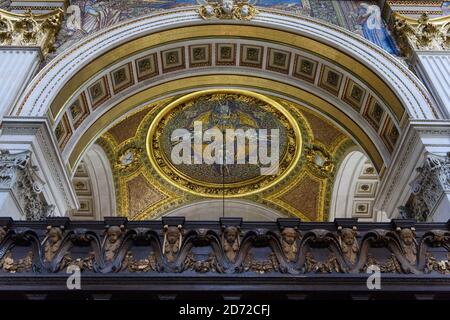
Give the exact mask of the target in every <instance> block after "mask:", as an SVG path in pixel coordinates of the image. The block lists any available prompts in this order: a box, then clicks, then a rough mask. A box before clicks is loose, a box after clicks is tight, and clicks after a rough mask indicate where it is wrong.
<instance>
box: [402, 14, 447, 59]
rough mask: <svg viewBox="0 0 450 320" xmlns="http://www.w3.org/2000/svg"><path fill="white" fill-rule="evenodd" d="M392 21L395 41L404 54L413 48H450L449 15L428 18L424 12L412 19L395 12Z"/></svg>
mask: <svg viewBox="0 0 450 320" xmlns="http://www.w3.org/2000/svg"><path fill="white" fill-rule="evenodd" d="M393 21H394V33H395V35H396V38H397V43H398V45H399V47H400V49H401V50H402V53H403V54H404V55H405V56H407V57H409V56H410V55H411V53H412V51H414V50H427V51H445V50H450V16H446V17H442V18H434V19H430V18H429V17H428V15H427V14H425V13H424V14H423V15H422V16H421V17H420V18H419V19H412V18H409V17H406V16H403V15H401V14H398V13H396V14H394V19H393Z"/></svg>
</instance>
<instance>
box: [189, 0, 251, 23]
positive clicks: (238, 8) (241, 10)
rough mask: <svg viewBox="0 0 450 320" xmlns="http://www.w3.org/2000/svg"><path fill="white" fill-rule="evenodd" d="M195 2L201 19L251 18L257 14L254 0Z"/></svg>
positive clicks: (206, 0) (198, 0)
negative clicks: (198, 6)
mask: <svg viewBox="0 0 450 320" xmlns="http://www.w3.org/2000/svg"><path fill="white" fill-rule="evenodd" d="M197 3H198V4H199V5H200V8H199V9H198V13H199V14H200V16H201V17H202V18H203V19H212V18H217V19H238V20H251V19H253V18H254V17H255V16H256V14H258V10H256V8H255V7H254V4H255V3H256V1H254V0H251V1H248V0H236V1H235V0H221V1H208V0H197Z"/></svg>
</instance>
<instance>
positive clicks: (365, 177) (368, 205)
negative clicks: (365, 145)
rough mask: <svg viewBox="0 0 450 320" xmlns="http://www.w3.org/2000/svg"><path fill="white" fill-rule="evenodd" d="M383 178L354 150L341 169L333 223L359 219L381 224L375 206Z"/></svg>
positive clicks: (331, 217) (333, 199)
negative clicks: (339, 219) (344, 219)
mask: <svg viewBox="0 0 450 320" xmlns="http://www.w3.org/2000/svg"><path fill="white" fill-rule="evenodd" d="M378 184H379V175H378V174H377V172H376V170H375V168H374V166H373V164H372V163H371V161H370V160H369V159H368V158H367V157H366V156H365V155H364V153H362V152H361V151H360V149H359V148H353V149H350V150H349V152H348V154H347V155H346V156H345V157H344V158H343V160H342V161H341V163H340V165H339V168H338V170H337V173H336V176H335V180H334V186H333V193H332V196H331V206H330V215H329V220H330V221H333V220H334V219H335V218H358V219H360V220H362V221H378V220H380V217H378V216H377V212H375V210H374V208H373V203H374V200H375V197H376V195H377V191H378Z"/></svg>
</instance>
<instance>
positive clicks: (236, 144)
mask: <svg viewBox="0 0 450 320" xmlns="http://www.w3.org/2000/svg"><path fill="white" fill-rule="evenodd" d="M211 133H216V134H217V135H216V136H211ZM230 137H231V138H230ZM301 141H302V140H301V133H300V129H299V127H298V124H297V122H296V121H295V120H294V119H293V117H292V116H291V115H290V113H289V112H287V111H286V110H285V109H284V107H282V106H281V105H280V104H279V103H277V102H276V101H273V100H272V99H270V98H267V97H266V96H262V95H259V94H256V93H252V92H248V91H242V90H219V91H218V90H207V91H202V92H197V93H193V94H190V95H187V96H184V97H182V98H180V99H178V100H176V101H174V102H173V103H171V104H169V105H168V106H166V107H165V108H164V109H163V110H162V111H161V112H160V113H159V114H158V116H156V117H155V119H154V120H153V122H152V124H151V125H150V129H149V131H148V135H147V153H148V155H149V158H150V161H151V163H152V165H153V166H154V167H155V169H156V170H157V171H158V173H159V174H160V175H161V176H162V177H164V179H166V180H167V181H168V182H170V183H171V184H172V185H174V186H176V187H177V188H180V189H183V190H185V191H189V192H191V193H194V194H197V195H201V196H206V197H243V196H246V195H249V194H253V193H256V192H260V191H262V190H265V189H267V188H270V187H271V186H273V185H274V184H276V183H277V182H279V181H280V180H281V179H283V178H284V177H286V175H287V174H289V172H290V171H291V170H292V168H293V166H294V165H295V163H297V161H298V159H299V157H300V153H301V145H302V142H301ZM219 142H222V143H221V144H220V147H219V148H216V149H215V147H217V146H218V144H219ZM275 150H277V154H275ZM219 153H220V154H219ZM174 155H175V156H181V157H182V160H183V161H179V159H178V158H174ZM208 155H211V156H212V157H213V158H214V159H215V160H217V161H210V160H211V159H209V158H208V157H207V156H208ZM208 159H209V160H208ZM269 160H270V161H271V160H274V162H275V161H276V165H275V163H272V162H270V161H269Z"/></svg>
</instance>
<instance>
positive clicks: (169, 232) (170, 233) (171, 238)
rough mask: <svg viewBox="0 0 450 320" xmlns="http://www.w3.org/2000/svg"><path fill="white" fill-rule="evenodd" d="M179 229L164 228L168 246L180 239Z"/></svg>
mask: <svg viewBox="0 0 450 320" xmlns="http://www.w3.org/2000/svg"><path fill="white" fill-rule="evenodd" d="M180 229H181V228H179V227H173V226H172V227H167V228H166V241H167V243H168V244H171V245H173V244H176V243H177V241H179V240H180V239H181V230H180Z"/></svg>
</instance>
